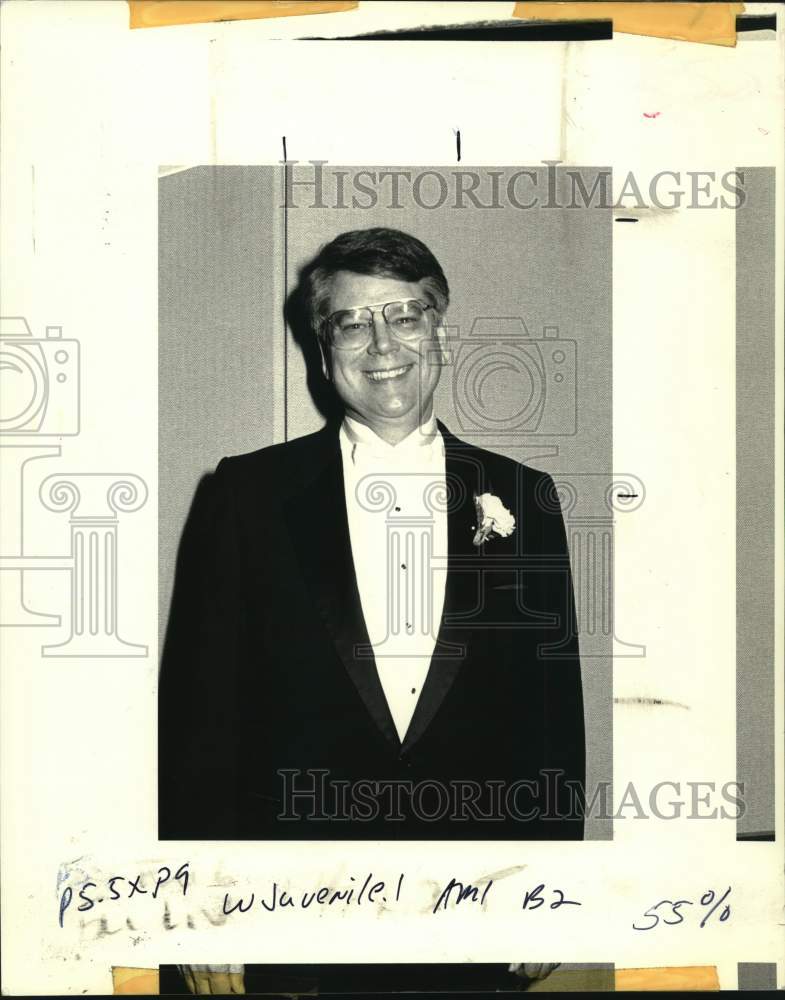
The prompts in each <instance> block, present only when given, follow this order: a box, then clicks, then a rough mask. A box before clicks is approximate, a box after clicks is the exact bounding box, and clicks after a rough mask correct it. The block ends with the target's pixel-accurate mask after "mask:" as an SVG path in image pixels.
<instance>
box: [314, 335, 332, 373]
mask: <svg viewBox="0 0 785 1000" xmlns="http://www.w3.org/2000/svg"><path fill="white" fill-rule="evenodd" d="M316 343H317V344H318V345H319V354H320V355H321V357H322V373H323V375H324V377H325V378H326V379H327V381H328V382H332V376H331V375H330V363H329V360H328V357H327V351H326V350H325V347H324V341H323V340H322V338H321V337H318V336H317V338H316Z"/></svg>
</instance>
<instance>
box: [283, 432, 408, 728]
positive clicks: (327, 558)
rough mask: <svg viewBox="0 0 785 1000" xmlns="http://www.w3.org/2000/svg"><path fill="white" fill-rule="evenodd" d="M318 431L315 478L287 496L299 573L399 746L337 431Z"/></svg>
mask: <svg viewBox="0 0 785 1000" xmlns="http://www.w3.org/2000/svg"><path fill="white" fill-rule="evenodd" d="M321 434H322V435H323V436H322V437H321V438H320V439H319V442H318V446H317V454H316V455H315V456H314V461H313V464H312V469H311V471H313V473H314V474H313V478H311V479H310V481H308V482H306V484H305V485H304V487H303V488H302V489H301V490H300V491H299V492H297V493H295V495H294V496H292V497H290V499H289V501H288V503H287V504H286V515H285V517H286V520H287V522H288V528H289V531H290V534H291V537H292V541H293V543H294V546H295V549H296V551H297V555H298V558H299V561H300V565H301V567H302V570H303V575H304V576H305V578H306V582H307V584H308V587H309V590H310V592H311V594H312V596H313V598H314V601H315V603H316V606H317V608H318V610H319V614H320V615H321V618H322V620H323V622H324V624H325V626H326V628H327V631H328V634H329V635H330V637H331V639H332V641H333V643H334V644H335V648H336V650H337V652H338V655H339V656H340V658H341V660H342V661H343V664H344V666H345V668H346V670H347V672H348V674H349V677H350V678H351V680H352V682H353V684H354V686H355V687H356V689H357V692H358V694H359V695H360V698H361V699H362V701H363V703H364V705H365V707H366V709H367V710H368V712H369V714H370V716H371V718H372V719H373V721H374V723H375V724H376V726H377V727H378V729H379V730H380V732H381V733H382V735H383V736H384V737H385V739H387V740H388V741H389V742H390V743H391V744H392V745H393V746H394V747H399V746H400V741H399V739H398V734H397V732H396V729H395V724H394V722H393V719H392V716H391V714H390V709H389V707H388V705H387V699H386V698H385V696H384V690H383V689H382V685H381V682H380V681H379V675H378V673H377V670H376V662H375V660H374V658H373V655H372V653H371V654H368V652H367V650H368V649H369V648H370V640H369V639H368V632H367V629H366V626H365V619H364V618H363V612H362V604H361V602H360V594H359V591H358V589H357V577H356V574H355V569H354V560H353V558H352V546H351V539H350V536H349V521H348V518H347V514H346V498H345V494H344V482H343V464H342V461H341V451H340V445H339V442H338V434H337V432H336V430H335V429H334V428H331V427H326V428H325V429H324V431H322V432H321ZM363 647H365V650H364V649H363ZM363 654H365V655H363Z"/></svg>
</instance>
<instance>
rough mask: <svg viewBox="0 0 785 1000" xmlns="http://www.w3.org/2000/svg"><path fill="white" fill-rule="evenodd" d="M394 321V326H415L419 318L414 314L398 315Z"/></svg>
mask: <svg viewBox="0 0 785 1000" xmlns="http://www.w3.org/2000/svg"><path fill="white" fill-rule="evenodd" d="M394 322H395V325H396V326H416V325H417V323H418V322H419V320H418V319H417V318H416V317H415V316H399V317H398V319H396V320H395V321H394Z"/></svg>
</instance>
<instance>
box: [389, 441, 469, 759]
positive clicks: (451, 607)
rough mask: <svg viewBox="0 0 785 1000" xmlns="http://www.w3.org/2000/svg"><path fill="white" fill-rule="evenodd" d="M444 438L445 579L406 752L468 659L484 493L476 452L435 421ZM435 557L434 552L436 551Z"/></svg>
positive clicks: (425, 725) (433, 714)
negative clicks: (477, 502) (479, 497)
mask: <svg viewBox="0 0 785 1000" xmlns="http://www.w3.org/2000/svg"><path fill="white" fill-rule="evenodd" d="M439 430H440V431H441V433H442V437H443V438H444V450H445V474H446V480H447V491H448V507H447V546H448V553H447V579H446V581H445V589H444V610H443V611H442V621H441V627H440V629H439V634H438V638H437V641H436V647H435V649H434V652H433V657H432V659H431V665H430V669H429V671H428V675H427V677H426V679H425V684H424V685H423V689H422V694H421V695H420V698H419V700H418V702H417V707H416V709H415V711H414V715H413V716H412V720H411V722H410V723H409V728H408V729H407V731H406V734H405V737H404V741H403V747H402V749H403V751H404V752H405V751H407V750H408V749H409V748H410V747H411V746H412V745H413V744H414V743H416V742H417V740H419V739H420V737H421V736H422V735H423V733H424V732H425V731H426V729H427V728H428V726H429V725H430V723H431V722H432V721H433V717H434V716H435V715H436V712H437V711H438V710H439V707H440V706H441V704H442V702H443V701H444V699H445V697H446V696H447V693H448V691H449V690H450V688H451V687H452V685H453V682H454V681H455V678H456V677H457V676H458V673H459V671H460V670H461V668H462V667H463V666H464V664H465V663H466V662H467V660H468V659H469V655H470V650H471V642H470V640H471V635H470V632H469V628H470V623H471V621H472V620H473V618H474V615H475V614H476V612H477V610H478V609H477V608H476V599H477V593H478V589H477V572H478V571H479V567H478V568H477V569H476V570H475V569H474V568H473V567H472V563H474V562H475V561H477V562H479V558H480V556H479V550H478V549H477V548H475V546H474V545H473V544H472V537H473V534H474V532H473V527H474V523H475V508H474V495H475V493H482V492H483V491H484V470H483V468H482V465H481V464H480V462H479V461H478V458H477V449H475V448H472V447H471V445H467V444H465V443H464V442H462V441H460V440H459V439H458V438H456V437H453V435H452V434H451V433H450V432H449V431H448V430H447V428H446V427H445V426H444V425H443V424H442V423H441V422H439ZM437 555H438V553H437Z"/></svg>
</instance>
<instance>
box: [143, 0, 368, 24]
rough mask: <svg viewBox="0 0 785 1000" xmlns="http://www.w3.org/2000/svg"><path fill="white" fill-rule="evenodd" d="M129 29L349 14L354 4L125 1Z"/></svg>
mask: <svg viewBox="0 0 785 1000" xmlns="http://www.w3.org/2000/svg"><path fill="white" fill-rule="evenodd" d="M128 6H129V8H130V12H131V23H130V27H132V28H161V27H165V26H166V25H170V24H203V23H206V22H209V21H242V20H253V19H255V18H259V17H295V16H298V15H300V14H339V13H341V12H342V11H345V10H353V9H354V8H355V7H356V6H357V0H298V2H291V3H290V2H287V0H128Z"/></svg>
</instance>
